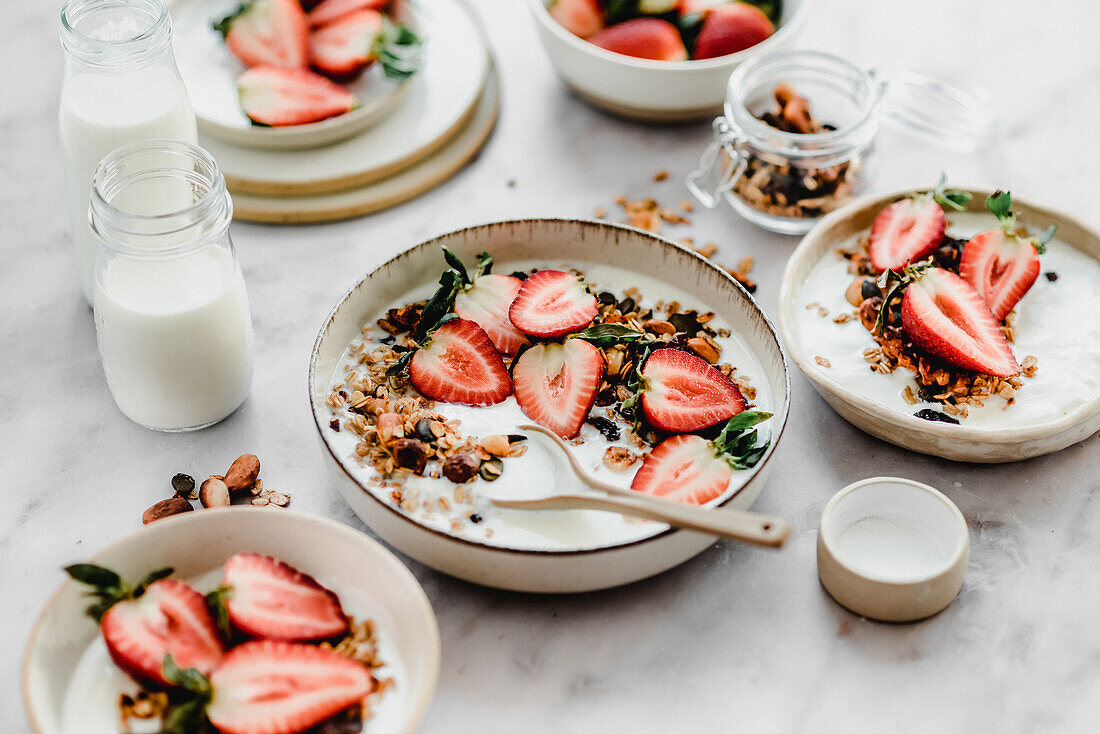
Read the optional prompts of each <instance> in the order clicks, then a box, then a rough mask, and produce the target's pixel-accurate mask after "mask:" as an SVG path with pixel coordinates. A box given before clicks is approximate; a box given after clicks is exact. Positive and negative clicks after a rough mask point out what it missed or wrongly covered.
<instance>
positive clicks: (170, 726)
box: [160, 655, 213, 734]
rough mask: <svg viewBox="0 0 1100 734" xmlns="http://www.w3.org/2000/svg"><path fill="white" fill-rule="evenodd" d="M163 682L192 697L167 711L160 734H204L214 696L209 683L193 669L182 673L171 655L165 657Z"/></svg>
mask: <svg viewBox="0 0 1100 734" xmlns="http://www.w3.org/2000/svg"><path fill="white" fill-rule="evenodd" d="M164 679H165V680H167V681H168V682H169V683H173V684H175V685H177V686H179V687H180V688H182V689H183V690H185V691H187V692H188V693H190V694H192V695H191V697H190V698H188V699H187V700H185V701H181V702H179V703H176V704H174V705H172V706H171V707H170V708H169V709H168V713H167V714H166V715H165V717H164V722H163V723H162V724H161V729H160V734H201V733H202V732H205V731H207V730H208V726H207V725H208V723H209V721H208V720H207V718H206V705H207V704H208V703H209V702H210V698H211V696H212V695H213V689H212V688H211V686H210V680H209V679H208V678H207V677H206V676H205V675H203V674H202V673H200V672H199V671H197V670H195V669H194V668H188V669H187V670H183V669H181V668H180V667H179V666H178V665H176V661H175V660H173V659H172V656H171V655H165V656H164Z"/></svg>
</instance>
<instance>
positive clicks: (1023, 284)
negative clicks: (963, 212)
mask: <svg viewBox="0 0 1100 734" xmlns="http://www.w3.org/2000/svg"><path fill="white" fill-rule="evenodd" d="M1039 269H1040V264H1039V253H1038V251H1037V250H1036V249H1035V245H1033V244H1032V243H1031V241H1030V240H1028V239H1025V238H1023V237H1017V236H1015V235H1007V234H1005V233H1004V231H1002V230H999V229H995V230H992V231H989V232H983V233H982V234H979V235H977V236H975V237H973V238H971V240H970V241H969V242H967V243H966V246H965V247H964V248H963V252H962V258H961V259H960V260H959V275H961V276H962V278H963V280H965V281H966V282H967V283H969V284H970V285H971V286H973V288H974V290H976V291H978V293H979V294H981V296H982V298H983V299H984V300H985V302H986V303H987V304H988V305H989V310H990V311H992V312H993V317H994V318H995V319H997V320H998V321H1001V320H1002V319H1004V317H1005V316H1007V315H1008V313H1009V311H1011V310H1012V309H1013V308H1014V307H1015V306H1016V304H1017V303H1018V302H1019V300H1020V299H1021V298H1023V296H1024V294H1025V293H1027V292H1028V290H1030V289H1031V286H1032V285H1034V284H1035V280H1036V279H1037V278H1038V277H1039Z"/></svg>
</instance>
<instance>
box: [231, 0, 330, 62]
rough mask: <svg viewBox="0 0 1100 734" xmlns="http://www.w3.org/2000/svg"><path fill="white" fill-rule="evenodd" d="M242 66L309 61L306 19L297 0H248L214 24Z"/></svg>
mask: <svg viewBox="0 0 1100 734" xmlns="http://www.w3.org/2000/svg"><path fill="white" fill-rule="evenodd" d="M214 30H216V31H219V32H220V33H221V34H222V36H223V37H224V38H225V45H226V47H228V48H229V50H230V51H231V52H233V55H234V56H236V57H237V58H238V59H240V60H241V63H242V64H244V65H245V66H260V65H265V66H289V67H292V68H299V69H304V68H305V67H306V66H307V65H308V63H309V40H308V37H309V23H308V22H307V21H306V14H305V11H304V10H302V6H301V5H300V4H299V3H298V0H251V2H246V3H244V4H243V5H241V6H240V8H238V9H237V11H236V12H235V13H233V14H232V15H227V16H226V17H224V18H222V19H221V20H220V21H218V22H217V23H215V24H214Z"/></svg>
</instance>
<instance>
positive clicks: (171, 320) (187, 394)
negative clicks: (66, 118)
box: [88, 140, 253, 431]
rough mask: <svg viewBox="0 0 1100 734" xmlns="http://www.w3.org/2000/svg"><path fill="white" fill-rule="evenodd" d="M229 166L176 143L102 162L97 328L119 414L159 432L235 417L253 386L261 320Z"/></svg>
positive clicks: (94, 198)
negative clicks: (243, 253) (252, 299)
mask: <svg viewBox="0 0 1100 734" xmlns="http://www.w3.org/2000/svg"><path fill="white" fill-rule="evenodd" d="M232 217H233V202H232V199H230V197H229V194H228V192H226V190H225V179H224V178H223V177H222V174H221V171H220V170H219V169H218V165H217V163H215V162H214V159H213V158H211V157H210V154H209V153H207V152H206V151H205V150H203V149H202V148H200V147H198V146H197V145H195V144H193V143H187V142H183V141H176V140H147V141H144V142H140V143H132V144H130V145H126V146H123V147H121V148H119V149H118V150H115V151H114V152H112V153H109V154H108V155H107V157H106V158H104V159H103V161H102V162H101V163H100V164H99V167H98V168H97V169H96V171H95V176H94V179H93V184H92V193H91V206H90V207H89V209H88V221H89V223H90V225H91V230H92V232H93V233H94V236H95V238H96V240H97V242H98V245H99V247H98V256H97V259H96V266H95V299H94V305H95V325H96V337H97V340H98V342H99V354H100V358H101V359H102V361H103V372H104V373H105V375H106V377H107V385H108V387H110V389H111V394H112V395H113V396H114V399H115V403H116V404H117V405H118V407H119V409H120V410H121V411H122V412H123V413H124V414H125V415H126V417H127V418H129V419H131V420H132V421H134V422H135V423H139V424H141V425H142V426H145V427H146V428H151V429H154V430H158V431H190V430H196V429H199V428H204V427H206V426H209V425H211V424H213V423H217V422H218V421H220V420H221V419H223V418H225V417H226V416H228V415H229V414H230V413H232V412H233V411H234V410H236V409H237V407H238V406H240V404H241V403H242V402H244V399H245V398H246V397H247V396H248V391H249V387H250V385H251V382H252V359H253V337H252V318H251V316H250V314H249V309H248V295H247V293H246V292H245V284H244V277H243V276H242V275H241V268H240V264H239V263H238V262H237V256H236V252H235V251H234V249H233V243H232V241H231V240H230V237H229V221H230V219H232Z"/></svg>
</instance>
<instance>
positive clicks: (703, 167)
mask: <svg viewBox="0 0 1100 734" xmlns="http://www.w3.org/2000/svg"><path fill="white" fill-rule="evenodd" d="M711 127H712V128H713V130H714V139H713V140H711V142H710V145H708V146H707V149H706V150H704V151H703V155H702V157H701V158H700V159H699V167H698V168H697V169H696V170H694V171H692V172H691V173H690V174H689V175H688V179H687V186H688V189H689V190H690V191H691V193H692V195H693V196H694V197H695V198H696V199H698V200H699V203H700V204H702V205H703V206H705V207H706V208H708V209H713V208H714V207H716V206H718V201H719V200H720V199H721V198H722V196H723V195H724V194H726V193H728V192H729V191H731V190H732V189H733V186H734V183H735V182H736V181H737V179H738V178H740V177H741V174H742V173H744V172H745V166H747V165H748V156H747V155H746V154H745V150H744V146H745V139H744V138H743V137H742V136H741V135H740V134H739V133H736V132H734V130H733V128H732V127H731V126H730V123H729V121H728V120H727V119H726V118H725V117H722V116H720V117H716V118H714V122H713V123H712V125H711ZM723 153H725V155H722V154H723Z"/></svg>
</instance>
